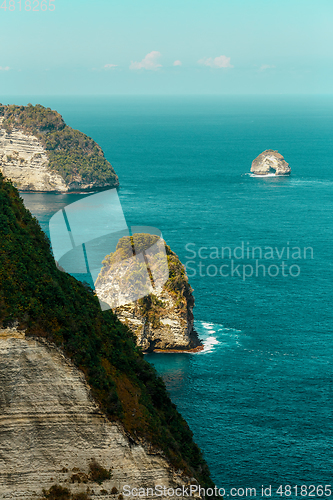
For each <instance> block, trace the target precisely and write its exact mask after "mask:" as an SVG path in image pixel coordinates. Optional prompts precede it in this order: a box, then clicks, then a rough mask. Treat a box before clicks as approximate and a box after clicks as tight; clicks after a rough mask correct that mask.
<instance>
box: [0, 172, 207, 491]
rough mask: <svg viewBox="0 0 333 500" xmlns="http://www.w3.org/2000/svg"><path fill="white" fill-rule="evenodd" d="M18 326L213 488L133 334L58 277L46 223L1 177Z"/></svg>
mask: <svg viewBox="0 0 333 500" xmlns="http://www.w3.org/2000/svg"><path fill="white" fill-rule="evenodd" d="M15 321H18V323H19V328H24V329H26V335H29V336H41V337H45V338H47V339H49V340H50V341H52V342H55V343H56V344H57V345H58V346H60V347H61V348H62V349H63V351H64V352H65V353H66V355H67V356H68V357H70V358H71V359H72V360H73V362H74V363H75V364H76V365H77V366H78V367H79V368H80V369H81V370H82V371H83V372H84V373H85V376H86V379H87V381H88V383H89V385H90V387H91V389H92V392H93V395H94V397H95V398H96V399H97V400H98V401H99V402H100V405H101V407H102V409H103V411H104V412H105V413H106V414H107V416H108V417H109V418H110V419H111V420H115V419H116V420H120V421H121V422H122V423H123V425H124V427H125V429H126V430H127V431H128V433H129V434H130V435H131V436H132V437H133V438H136V437H142V438H146V439H147V440H149V441H150V442H151V443H153V444H154V445H155V446H156V447H157V448H159V449H161V450H163V451H164V453H165V455H166V456H167V457H168V459H169V460H170V461H171V463H172V464H173V465H174V466H175V467H177V468H181V469H184V470H185V471H186V472H187V473H188V474H190V475H193V476H195V477H196V478H197V479H198V480H199V481H200V484H201V485H206V486H208V485H212V481H211V479H210V476H209V470H208V467H207V465H206V463H205V461H204V459H203V457H202V454H201V451H200V450H199V448H198V446H197V445H196V444H195V443H194V442H193V439H192V432H191V430H190V429H189V427H188V425H187V423H186V422H185V420H184V419H183V418H182V417H181V415H180V414H179V413H178V412H177V410H176V406H175V405H174V404H173V403H172V402H171V400H170V398H169V396H168V394H167V392H166V389H165V385H164V382H163V380H162V379H161V378H160V377H158V376H157V374H156V371H155V369H154V368H153V367H152V366H151V365H150V364H149V363H147V362H146V361H145V360H144V358H143V355H142V353H141V351H140V349H139V348H138V347H137V346H136V344H135V341H134V338H133V334H132V332H131V331H130V330H129V329H128V328H127V327H126V326H124V325H122V324H121V323H120V322H119V321H118V319H117V317H116V316H115V315H114V314H113V313H112V311H110V310H108V311H105V312H102V311H101V309H100V306H99V302H98V299H97V297H96V296H95V295H94V293H93V291H92V290H91V289H89V288H87V287H86V286H84V285H83V284H82V283H80V282H79V281H77V280H75V279H74V278H73V277H71V276H70V275H68V274H66V273H63V272H61V271H59V270H58V269H57V267H56V265H55V262H54V259H53V257H52V254H51V251H50V245H49V240H48V239H47V237H46V236H45V234H44V233H43V231H42V230H41V228H40V226H39V224H38V221H37V220H36V218H34V217H32V215H31V214H30V212H29V211H28V210H27V209H25V207H24V205H23V202H22V199H21V198H20V197H19V194H18V192H17V190H16V189H15V188H14V187H13V186H12V185H11V183H9V182H5V181H4V179H3V177H2V175H1V174H0V326H1V325H2V326H3V327H6V326H8V325H11V324H13V323H14V322H15ZM134 408H135V409H136V412H133V409H134ZM134 413H135V417H133V414H134Z"/></svg>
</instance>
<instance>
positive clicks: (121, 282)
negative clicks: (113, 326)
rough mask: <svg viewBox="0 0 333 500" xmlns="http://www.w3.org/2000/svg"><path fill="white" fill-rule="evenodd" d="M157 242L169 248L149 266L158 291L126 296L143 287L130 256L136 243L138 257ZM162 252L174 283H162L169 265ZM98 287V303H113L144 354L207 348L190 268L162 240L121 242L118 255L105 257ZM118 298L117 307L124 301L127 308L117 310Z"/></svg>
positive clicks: (127, 238) (152, 237)
mask: <svg viewBox="0 0 333 500" xmlns="http://www.w3.org/2000/svg"><path fill="white" fill-rule="evenodd" d="M158 243H160V244H162V245H163V246H165V253H164V252H162V251H161V250H162V249H161V248H159V252H158V253H155V254H154V258H153V259H151V260H150V262H149V272H150V274H152V276H154V277H157V280H155V284H154V289H153V290H151V293H149V294H144V293H142V295H141V296H142V298H140V299H138V300H130V298H129V297H126V295H127V294H131V290H132V289H133V285H134V287H135V288H136V289H137V288H138V281H139V279H140V276H139V271H140V267H139V266H138V265H137V264H136V263H135V261H134V260H133V259H132V258H131V256H132V245H133V248H135V249H136V250H137V252H138V253H139V252H144V251H147V252H149V251H150V250H151V249H152V248H154V245H155V247H156V246H157V244H158ZM163 254H164V255H166V258H167V266H168V268H169V269H168V270H167V271H168V273H167V274H168V276H169V279H167V281H166V282H165V283H164V281H162V282H161V283H160V284H159V282H158V281H159V280H158V274H159V271H160V269H162V268H163V266H164V262H163ZM142 285H143V284H142V283H141V286H142ZM95 289H96V294H97V296H98V297H99V299H100V300H101V301H103V302H105V303H106V304H109V305H110V306H111V307H112V309H113V312H114V313H115V314H116V315H117V316H118V318H119V320H120V321H121V322H122V323H124V324H125V325H127V326H128V327H129V328H130V329H131V330H132V331H133V333H134V335H135V339H136V342H137V345H138V346H140V347H141V349H142V350H143V351H144V352H152V351H155V352H161V351H163V352H170V351H171V352H181V351H185V352H186V351H187V352H188V351H199V350H202V349H203V346H202V342H201V341H200V340H199V338H198V335H197V332H196V331H195V329H194V317H193V307H194V297H193V295H192V292H193V289H192V287H191V285H190V284H189V282H188V278H187V275H186V271H185V268H184V266H183V264H182V263H181V262H180V260H179V258H178V256H177V255H176V254H175V253H174V252H173V251H172V250H171V248H170V247H169V246H168V245H166V244H165V242H164V240H161V239H160V238H159V237H158V236H156V235H150V234H146V233H136V234H134V235H133V236H131V237H130V236H125V237H123V238H121V239H120V240H119V243H118V245H117V249H116V251H115V252H114V253H111V254H110V255H107V256H106V257H105V260H104V261H103V268H102V270H101V272H100V274H99V276H98V278H97V280H96V282H95ZM143 295H145V296H143ZM116 299H117V301H118V304H119V303H120V304H121V302H122V300H121V299H123V304H124V305H119V307H114V303H115V300H116ZM118 299H119V300H118Z"/></svg>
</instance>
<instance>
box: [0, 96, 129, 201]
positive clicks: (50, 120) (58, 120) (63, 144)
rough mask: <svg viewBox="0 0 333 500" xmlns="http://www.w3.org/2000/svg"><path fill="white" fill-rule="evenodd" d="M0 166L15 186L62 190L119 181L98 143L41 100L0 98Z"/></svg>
mask: <svg viewBox="0 0 333 500" xmlns="http://www.w3.org/2000/svg"><path fill="white" fill-rule="evenodd" d="M0 171H1V172H2V174H3V175H4V176H5V177H6V178H8V179H10V180H11V181H12V182H13V184H14V185H15V186H16V187H17V188H18V189H19V190H21V191H37V192H59V193H66V192H75V191H90V190H95V189H96V190H97V189H106V188H111V187H116V186H118V185H119V181H118V177H117V175H116V174H115V172H114V170H113V168H112V166H111V165H110V163H109V162H108V161H107V160H106V159H105V157H104V154H103V151H102V150H101V148H100V147H99V146H98V144H96V143H95V142H94V141H93V140H92V139H91V138H90V137H88V136H86V135H85V134H83V133H82V132H80V131H78V130H73V129H72V128H71V127H68V126H67V125H66V124H65V122H64V121H63V119H62V117H61V116H60V114H59V113H57V112H56V111H52V110H51V109H50V108H44V107H43V106H41V105H36V106H32V105H31V104H29V105H28V106H14V105H12V106H3V105H1V104H0Z"/></svg>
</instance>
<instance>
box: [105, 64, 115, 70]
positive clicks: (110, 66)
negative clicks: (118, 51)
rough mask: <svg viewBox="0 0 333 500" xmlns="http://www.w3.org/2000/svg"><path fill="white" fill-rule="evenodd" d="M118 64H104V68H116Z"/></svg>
mask: <svg viewBox="0 0 333 500" xmlns="http://www.w3.org/2000/svg"><path fill="white" fill-rule="evenodd" d="M117 66H118V64H104V68H105V69H113V68H117Z"/></svg>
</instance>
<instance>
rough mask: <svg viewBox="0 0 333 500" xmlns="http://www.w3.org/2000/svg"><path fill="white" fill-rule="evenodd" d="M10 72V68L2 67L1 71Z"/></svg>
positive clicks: (0, 67)
mask: <svg viewBox="0 0 333 500" xmlns="http://www.w3.org/2000/svg"><path fill="white" fill-rule="evenodd" d="M9 70H10V67H9V66H5V67H4V68H3V67H2V66H0V71H9Z"/></svg>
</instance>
